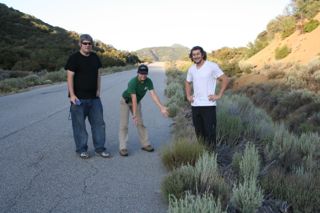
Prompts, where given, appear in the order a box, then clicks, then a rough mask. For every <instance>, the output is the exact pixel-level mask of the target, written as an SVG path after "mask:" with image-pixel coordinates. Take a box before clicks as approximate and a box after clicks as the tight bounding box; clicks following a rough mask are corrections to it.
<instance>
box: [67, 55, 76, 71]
mask: <svg viewBox="0 0 320 213" xmlns="http://www.w3.org/2000/svg"><path fill="white" fill-rule="evenodd" d="M64 69H65V70H70V71H72V72H75V71H76V69H77V64H76V57H75V55H74V54H73V55H71V56H70V57H69V59H68V61H67V63H66V65H65V67H64Z"/></svg>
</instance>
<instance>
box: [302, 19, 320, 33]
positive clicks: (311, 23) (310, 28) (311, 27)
mask: <svg viewBox="0 0 320 213" xmlns="http://www.w3.org/2000/svg"><path fill="white" fill-rule="evenodd" d="M319 24H320V22H319V21H318V20H315V19H312V20H310V21H309V22H308V23H307V24H306V25H304V27H303V32H305V33H310V32H311V31H313V30H314V29H316V28H317V27H318V26H319Z"/></svg>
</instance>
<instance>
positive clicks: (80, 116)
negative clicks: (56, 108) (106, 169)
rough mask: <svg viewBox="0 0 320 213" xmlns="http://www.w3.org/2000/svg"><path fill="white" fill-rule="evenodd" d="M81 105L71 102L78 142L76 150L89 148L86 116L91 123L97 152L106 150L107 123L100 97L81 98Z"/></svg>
mask: <svg viewBox="0 0 320 213" xmlns="http://www.w3.org/2000/svg"><path fill="white" fill-rule="evenodd" d="M80 101H81V104H80V105H74V104H71V106H70V112H71V119H72V128H73V137H74V141H75V143H76V152H78V153H81V152H86V151H87V150H88V145H87V142H88V133H87V130H86V122H85V120H86V118H87V117H88V120H89V123H90V125H91V132H92V140H93V145H94V148H95V151H96V152H102V151H104V150H105V147H104V144H105V139H106V138H105V137H106V136H105V134H106V133H105V123H104V120H103V109H102V104H101V101H100V98H95V99H80Z"/></svg>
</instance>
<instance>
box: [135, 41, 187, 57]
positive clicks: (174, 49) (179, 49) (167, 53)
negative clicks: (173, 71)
mask: <svg viewBox="0 0 320 213" xmlns="http://www.w3.org/2000/svg"><path fill="white" fill-rule="evenodd" d="M189 51H190V49H189V48H187V47H184V46H182V45H179V44H175V45H172V46H170V47H149V48H143V49H140V50H137V51H136V53H137V55H138V57H139V58H141V59H142V60H145V61H171V60H179V59H184V58H186V57H188V54H189Z"/></svg>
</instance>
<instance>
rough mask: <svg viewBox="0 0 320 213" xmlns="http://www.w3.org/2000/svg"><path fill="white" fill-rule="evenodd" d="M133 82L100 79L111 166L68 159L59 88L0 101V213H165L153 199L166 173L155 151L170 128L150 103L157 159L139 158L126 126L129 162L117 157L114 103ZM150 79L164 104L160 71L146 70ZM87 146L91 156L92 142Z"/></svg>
mask: <svg viewBox="0 0 320 213" xmlns="http://www.w3.org/2000/svg"><path fill="white" fill-rule="evenodd" d="M135 75H136V72H135V71H134V70H130V71H125V72H122V73H116V74H112V75H107V76H104V77H103V78H102V81H103V83H102V98H101V99H102V104H103V106H104V119H105V122H106V134H107V148H108V150H109V151H110V152H111V153H112V154H113V155H114V157H113V158H112V159H103V158H101V157H99V156H93V157H92V158H90V159H89V160H82V159H80V158H79V157H78V156H77V155H76V154H75V152H74V149H75V147H74V142H73V136H72V129H71V121H70V120H68V114H69V104H68V99H67V97H66V95H67V93H66V84H65V83H63V84H59V85H54V86H49V87H42V88H36V89H33V90H31V91H28V92H23V93H19V94H15V95H9V96H3V97H0V146H1V149H0V168H1V173H0V212H6V213H9V212H32V213H35V212H41V213H43V212H59V213H62V212H107V213H109V212H112V213H113V212H115V213H122V212H123V213H131V212H132V213H144V212H146V213H150V212H153V213H157V212H159V213H160V212H161V213H162V212H166V210H167V204H166V203H165V201H164V199H163V198H162V195H161V193H160V183H161V181H162V179H163V177H164V176H165V175H166V171H165V169H164V167H163V166H162V164H161V162H160V156H159V150H160V149H161V146H163V145H164V144H166V143H168V141H169V140H170V128H169V126H170V122H171V121H170V119H166V118H163V117H162V116H161V114H160V112H159V110H158V108H157V107H156V105H155V104H154V103H153V102H152V101H151V98H150V97H149V95H147V97H146V98H145V99H144V100H143V101H142V103H143V104H142V105H143V108H142V111H143V114H144V121H145V124H146V126H147V128H148V130H149V135H150V140H151V142H152V144H153V145H154V146H155V148H156V152H154V153H146V152H144V151H142V150H140V145H139V142H138V135H137V131H136V129H135V127H134V126H133V125H132V124H130V127H129V138H130V141H129V146H128V149H129V152H130V156H129V157H127V158H124V157H121V156H119V154H118V141H117V135H118V126H119V100H120V95H121V93H122V91H123V90H124V89H125V87H126V85H127V81H128V80H129V79H130V78H132V77H133V76H135ZM150 77H151V78H152V79H153V81H154V85H155V88H156V91H157V93H158V94H159V96H160V99H161V100H162V101H164V100H165V97H164V96H163V89H164V87H165V74H164V71H163V68H162V67H160V66H157V65H156V64H155V65H152V66H151V67H150ZM88 127H89V126H88ZM88 130H89V128H88ZM88 132H90V130H89V131H88ZM88 144H89V151H90V153H91V154H92V155H94V151H93V146H92V141H91V138H90V140H89V143H88Z"/></svg>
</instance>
